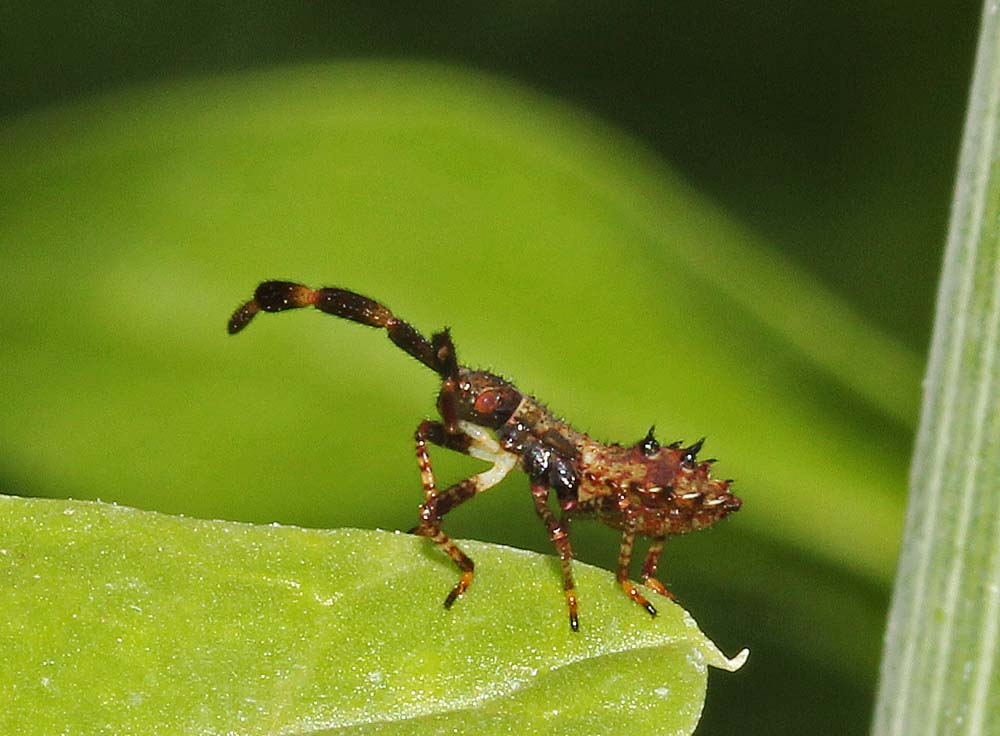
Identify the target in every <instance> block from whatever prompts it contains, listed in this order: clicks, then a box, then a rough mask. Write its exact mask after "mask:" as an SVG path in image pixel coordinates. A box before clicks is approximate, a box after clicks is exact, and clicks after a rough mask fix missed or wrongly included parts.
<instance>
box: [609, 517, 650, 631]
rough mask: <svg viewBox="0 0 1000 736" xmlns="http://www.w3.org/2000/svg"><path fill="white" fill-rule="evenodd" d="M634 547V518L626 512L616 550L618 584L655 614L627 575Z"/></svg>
mask: <svg viewBox="0 0 1000 736" xmlns="http://www.w3.org/2000/svg"><path fill="white" fill-rule="evenodd" d="M634 547H635V519H634V518H633V517H631V516H629V515H628V514H627V513H626V515H625V528H624V530H623V531H622V546H621V548H620V549H619V550H618V584H619V585H620V586H621V588H622V590H624V591H625V595H627V596H628V597H629V598H631V599H632V600H634V601H635V602H636V603H638V604H639V605H640V606H642V607H643V608H645V609H646V610H647V611H649V615H650V616H655V615H656V608H654V607H653V604H652V603H650V602H649V601H648V600H646V597H645V596H644V595H643V594H642V593H640V592H639V588H638V587H636V584H635V583H633V582H632V581H631V580H629V577H628V566H629V563H630V562H631V561H632V549H633V548H634Z"/></svg>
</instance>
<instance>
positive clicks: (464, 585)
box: [412, 421, 517, 608]
mask: <svg viewBox="0 0 1000 736" xmlns="http://www.w3.org/2000/svg"><path fill="white" fill-rule="evenodd" d="M459 429H460V430H461V434H449V433H448V432H446V431H445V426H444V425H443V424H441V423H440V422H430V421H425V422H421V424H420V426H419V427H417V431H416V435H415V440H416V449H417V464H418V465H419V466H420V481H421V483H422V484H423V486H424V503H422V504H421V505H420V525H419V526H417V527H416V528H415V529H413V530H412V531H413V533H414V534H419V535H421V536H424V537H429V538H430V539H431V541H433V542H434V543H435V544H436V545H437V546H438V547H440V548H441V549H442V550H443V551H444V553H445V554H447V555H448V556H449V557H450V558H451V559H452V560H454V562H455V564H456V565H457V566H458V569H459V570H460V571H461V573H462V574H461V576H460V577H459V580H458V584H457V585H456V586H455V587H454V588H453V589H452V591H451V592H450V593H449V594H448V597H447V598H445V600H444V605H445V608H451V605H452V604H453V603H454V602H455V600H456V599H457V598H459V597H460V596H461V595H462V594H463V593H465V591H466V590H467V589H468V587H469V586H470V585H471V584H472V578H473V574H474V570H475V564H474V563H473V561H472V559H470V558H469V556H468V555H467V554H465V552H463V551H462V550H461V548H459V546H458V545H457V544H455V543H454V542H453V541H452V540H451V538H450V537H449V536H448V535H447V534H445V533H444V532H443V531H442V530H441V519H442V517H443V516H444V515H445V514H447V513H448V512H449V511H451V510H452V509H453V508H455V507H457V506H459V505H460V504H462V503H464V502H465V501H468V500H469V499H470V498H472V497H473V496H475V495H476V494H477V493H481V492H482V491H485V490H487V489H488V488H492V487H493V486H495V485H496V484H497V483H499V482H500V481H501V480H503V478H504V476H506V475H507V473H509V472H510V471H511V469H512V468H513V467H514V465H515V463H516V462H517V456H516V455H512V454H511V453H508V452H504V451H503V450H501V449H500V446H499V445H497V444H496V442H495V441H494V440H493V438H492V437H490V436H489V435H488V434H487V433H486V432H485V431H484V430H482V429H481V428H479V427H476V426H475V425H468V424H467V423H466V422H460V423H459ZM428 442H433V443H434V444H437V445H441V446H443V447H447V448H449V449H452V450H456V451H458V452H462V453H465V454H467V455H472V456H474V457H478V458H481V459H483V460H489V461H491V462H493V467H492V468H490V469H489V470H485V471H483V472H482V473H478V474H476V475H474V476H472V477H471V478H466V479H465V480H463V481H459V482H458V483H455V484H454V485H452V486H449V487H448V488H446V489H445V490H444V491H441V492H439V491H438V490H437V482H436V480H435V478H434V469H433V467H432V466H431V458H430V454H429V453H428V452H427V443H428Z"/></svg>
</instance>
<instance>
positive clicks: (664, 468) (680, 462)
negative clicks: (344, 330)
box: [229, 281, 741, 631]
mask: <svg viewBox="0 0 1000 736" xmlns="http://www.w3.org/2000/svg"><path fill="white" fill-rule="evenodd" d="M300 307H315V308H316V309H319V310H320V311H322V312H326V313H327V314H332V315H335V316H337V317H343V318H345V319H349V320H352V321H354V322H359V323H361V324H364V325H368V326H371V327H379V328H383V329H385V330H386V331H387V332H388V334H389V339H390V340H392V342H393V343H394V344H395V345H397V346H398V347H399V348H401V349H402V350H404V351H405V352H406V353H408V354H409V355H411V356H413V357H414V358H416V359H417V360H419V361H420V362H421V363H423V364H424V365H425V366H427V367H428V368H430V369H431V370H433V371H434V372H436V373H437V374H438V375H439V376H440V377H441V391H440V393H439V394H438V399H437V408H438V412H439V414H440V416H441V419H440V421H432V420H425V421H423V422H421V423H420V426H419V427H417V431H416V437H415V439H416V453H417V464H418V465H419V467H420V479H421V482H422V483H423V487H424V502H423V503H422V504H421V505H420V523H419V524H418V525H417V526H416V527H415V528H414V529H413V530H412V531H413V533H415V534H419V535H421V536H425V537H428V538H430V539H431V540H433V542H434V543H435V544H436V545H437V546H438V547H439V548H440V549H441V550H443V551H444V552H445V553H446V554H447V555H448V556H449V557H451V559H452V560H454V561H455V564H456V565H457V566H458V569H459V571H460V573H461V574H460V577H459V581H458V584H457V585H456V586H455V587H454V588H453V589H452V591H451V592H450V593H449V594H448V596H447V598H445V606H446V607H449V608H450V607H451V605H452V604H453V603H454V602H455V600H456V599H457V598H459V597H460V596H461V595H462V594H464V593H465V591H466V589H467V588H468V587H469V585H470V584H471V583H472V579H473V569H474V565H473V562H472V560H471V559H469V557H468V556H467V555H466V554H465V553H464V552H463V551H462V550H461V549H460V548H459V547H458V545H456V544H455V543H454V542H453V541H452V540H451V539H450V538H449V537H448V535H447V534H445V533H444V531H442V529H441V520H442V519H443V517H444V516H445V514H447V513H448V512H449V511H451V510H452V509H454V508H455V507H456V506H458V505H460V504H462V503H464V502H465V501H467V500H468V499H470V498H472V497H473V496H475V495H476V494H478V493H481V492H483V491H485V490H487V489H488V488H491V487H493V486H495V485H496V484H497V483H499V482H500V481H501V480H503V479H504V477H506V476H507V474H508V473H510V471H511V470H513V469H514V468H520V469H521V470H523V471H524V472H525V473H526V474H527V475H528V478H529V479H530V483H531V497H532V500H533V501H534V506H535V511H536V512H537V513H538V516H539V517H540V518H541V520H542V523H544V525H545V527H546V529H547V531H548V534H549V539H550V540H551V541H552V544H553V545H554V546H555V548H556V551H557V552H558V553H559V558H560V561H561V567H562V577H563V585H564V588H565V592H566V603H567V606H568V609H569V619H570V625H571V627H572V628H573V630H574V631H576V630H578V629H579V617H578V613H577V610H578V602H577V595H576V589H575V586H574V584H573V572H572V568H571V562H572V559H573V550H572V547H571V546H570V541H569V525H570V520H571V519H573V518H577V517H589V518H596V519H597V520H599V521H601V522H602V523H604V524H607V525H608V526H611V527H613V528H615V529H618V530H620V531H621V533H622V539H621V547H620V549H619V553H618V573H617V578H618V582H619V584H620V586H621V588H622V589H623V590H624V591H625V594H626V595H627V596H628V597H629V598H631V599H632V600H633V601H635V602H636V603H638V604H639V605H641V606H642V607H643V608H645V609H646V610H647V611H648V612H649V613H650V614H652V615H656V608H655V607H654V606H653V604H652V603H650V602H649V600H647V599H646V597H645V596H643V594H642V593H641V592H640V591H639V589H638V587H637V586H636V585H635V584H634V583H633V582H632V581H631V579H630V578H629V564H630V562H631V560H632V551H633V548H634V546H635V540H636V537H637V536H645V537H650V538H651V543H650V546H649V551H648V552H647V554H646V557H645V560H644V562H643V565H642V572H641V576H640V579H641V580H642V582H643V583H644V584H645V585H646V587H648V588H650V589H651V590H654V591H656V592H657V593H659V594H660V595H663V596H666V597H668V598H673V595H672V594H671V593H670V592H669V591H667V589H666V588H665V587H664V585H663V584H662V583H661V582H660V581H659V580H657V579H656V578H655V577H654V575H655V574H656V567H657V563H658V562H659V558H660V553H661V551H662V550H663V544H664V542H665V541H666V539H667V537H669V536H672V535H677V534H684V533H686V532H689V531H694V530H697V529H702V528H705V527H707V526H710V525H712V524H714V523H715V522H716V521H719V520H720V519H722V518H724V517H725V516H727V515H728V514H730V513H732V512H734V511H737V510H739V508H740V505H741V501H740V499H739V498H737V497H736V496H735V495H733V494H732V493H730V492H729V486H730V483H731V482H732V481H729V480H717V479H714V478H712V477H711V472H710V471H711V464H712V463H713V462H714V460H703V461H699V460H698V459H697V455H698V451H699V450H700V449H701V446H702V442H703V441H704V440H699V441H698V442H695V443H694V444H692V445H690V446H687V447H682V446H681V443H673V444H671V445H667V446H661V445H660V444H659V443H658V442H657V441H656V439H655V438H654V437H653V430H652V429H650V430H649V432H648V433H647V434H646V436H645V437H644V438H643V439H642V440H640V441H639V442H637V443H635V444H634V445H629V446H623V445H618V444H603V443H600V442H597V441H596V440H594V439H592V438H590V437H589V436H587V435H586V434H584V433H582V432H578V431H576V430H575V429H573V428H572V427H571V426H570V425H569V424H567V423H566V422H564V421H562V420H561V419H559V418H557V417H555V416H554V415H553V414H552V413H551V412H550V411H549V410H548V409H546V408H545V407H544V406H543V405H542V404H541V403H539V402H538V401H537V400H535V399H534V398H533V397H531V396H528V395H526V394H522V393H521V392H520V391H518V390H517V388H515V386H514V385H513V384H511V383H510V382H509V381H507V380H505V379H503V378H501V377H500V376H497V375H494V374H493V373H490V372H487V371H479V370H473V369H471V368H467V367H465V366H462V365H459V364H458V361H457V359H456V357H455V346H454V344H453V343H452V341H451V336H450V334H449V332H448V330H442V331H440V332H436V333H434V334H433V335H432V336H431V339H430V340H428V339H427V338H425V337H424V336H423V335H421V334H420V333H419V332H418V331H417V330H416V329H415V328H414V327H413V326H412V325H410V324H409V323H408V322H405V321H403V320H401V319H399V318H398V317H396V316H395V315H394V314H393V313H392V312H391V311H389V309H388V308H386V307H385V306H384V305H382V304H380V303H379V302H376V301H374V300H372V299H369V298H368V297H365V296H362V295H360V294H357V293H355V292H352V291H347V290H346V289H338V288H329V287H328V288H321V289H311V288H309V287H307V286H303V285H302V284H297V283H292V282H288V281H266V282H264V283H262V284H261V285H260V286H258V287H257V289H256V291H255V293H254V298H253V299H252V300H251V301H249V302H247V303H246V304H244V305H243V306H242V307H240V308H239V309H237V310H236V312H235V313H234V314H233V316H232V317H231V318H230V320H229V333H230V334H234V333H236V332H239V331H240V330H242V329H243V328H244V327H246V326H247V324H249V322H250V320H251V319H253V317H254V315H256V314H257V313H258V312H261V311H264V312H281V311H284V310H287V309H298V308H300ZM428 443H430V444H434V445H438V446H441V447H446V448H448V449H450V450H455V451H457V452H461V453H465V454H467V455H471V456H472V457H475V458H479V459H481V460H485V461H486V462H489V463H491V464H492V465H491V467H490V468H489V469H488V470H485V471H484V472H482V473H479V474H477V475H474V476H472V477H471V478H466V479H465V480H462V481H460V482H458V483H455V484H454V485H451V486H449V487H448V488H445V489H444V490H439V489H438V486H437V481H436V480H435V477H434V470H433V468H432V466H431V460H430V456H429V454H428V450H427V445H428Z"/></svg>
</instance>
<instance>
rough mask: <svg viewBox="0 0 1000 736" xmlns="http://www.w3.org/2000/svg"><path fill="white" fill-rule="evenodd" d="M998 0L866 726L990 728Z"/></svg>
mask: <svg viewBox="0 0 1000 736" xmlns="http://www.w3.org/2000/svg"><path fill="white" fill-rule="evenodd" d="M998 115H1000V8H998V3H997V2H996V0H987V2H986V3H985V5H984V9H983V19H982V27H981V30H980V38H979V48H978V51H977V54H976V61H975V68H974V74H973V81H972V89H971V93H970V100H969V109H968V116H967V119H966V125H965V132H964V138H963V143H962V151H961V158H960V161H959V170H958V180H957V183H956V188H955V197H954V202H953V204H952V213H951V225H950V230H949V234H948V243H947V249H946V252H945V261H944V273H943V275H942V279H941V285H940V291H939V294H938V305H937V314H936V317H935V325H934V337H933V344H932V346H931V354H930V362H929V365H928V369H927V376H926V379H925V382H924V401H923V409H922V416H921V422H920V430H919V433H918V435H917V441H916V447H915V451H914V458H913V463H912V468H911V475H910V501H909V507H908V509H907V520H906V530H905V534H904V542H903V550H902V554H901V558H900V562H899V569H898V573H897V579H896V588H895V592H894V595H893V602H892V611H891V614H890V618H889V628H888V632H887V635H886V644H885V651H884V656H883V662H882V675H881V682H880V687H879V693H878V700H877V704H876V710H875V717H874V727H873V733H874V734H876V735H878V736H881V735H883V734H884V735H886V736H889V735H891V736H921V735H922V734H928V735H929V734H934V735H935V736H942V735H950V734H987V733H994V734H995V733H1000V687H998V681H1000V350H998V345H997V343H998V340H1000V222H998V220H1000V146H998V140H997V127H998V120H1000V118H998Z"/></svg>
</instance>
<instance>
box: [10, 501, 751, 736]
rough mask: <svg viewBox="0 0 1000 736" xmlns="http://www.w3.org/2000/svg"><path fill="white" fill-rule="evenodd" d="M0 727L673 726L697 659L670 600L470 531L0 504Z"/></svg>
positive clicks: (710, 649)
mask: <svg viewBox="0 0 1000 736" xmlns="http://www.w3.org/2000/svg"><path fill="white" fill-rule="evenodd" d="M0 528H2V529H3V536H2V538H0V539H2V547H0V585H2V587H3V601H4V609H5V610H4V614H3V615H2V616H0V701H2V702H3V703H4V704H5V707H4V709H3V713H2V714H0V724H2V726H3V729H2V730H3V731H4V732H5V733H19V734H53V733H67V734H69V733H114V734H148V733H160V734H165V733H176V734H223V733H240V734H279V733H280V734H306V733H309V734H314V733H373V732H374V733H413V734H425V733H442V732H449V733H450V732H452V731H453V729H456V728H460V729H461V730H463V731H464V732H468V733H481V734H494V733H565V732H573V733H578V734H586V733H594V734H598V733H611V732H614V731H617V730H620V729H621V727H622V726H623V724H625V723H627V724H628V731H629V733H631V734H645V733H649V734H653V733H655V734H687V733H690V732H691V731H692V730H693V728H694V726H695V724H696V723H697V720H698V717H699V715H700V712H701V707H702V703H703V700H704V694H705V686H706V677H707V675H706V669H707V666H708V665H713V666H716V667H724V668H728V669H735V668H736V667H738V666H739V665H740V664H742V661H743V659H745V656H746V655H745V654H741V655H740V656H739V657H738V658H736V659H735V660H727V659H726V658H725V657H723V656H722V654H721V653H720V652H719V651H718V650H717V649H716V648H715V647H714V645H712V644H711V642H709V641H708V640H707V639H706V638H705V637H704V635H703V634H702V633H701V632H700V631H699V630H698V628H697V627H696V626H695V624H694V622H693V621H692V620H691V618H690V617H689V616H688V615H687V613H686V612H685V611H683V609H681V608H680V607H679V606H677V605H675V604H672V603H669V602H667V601H665V600H662V599H661V600H659V601H658V607H659V608H660V615H659V616H657V617H656V618H655V619H653V618H651V617H649V616H648V614H646V613H645V612H644V611H643V610H641V609H640V608H639V607H638V606H636V605H634V604H633V603H632V602H631V601H629V600H628V599H627V598H626V597H625V596H623V595H621V593H620V591H619V590H618V589H617V586H616V585H615V583H614V579H613V576H612V575H611V574H610V573H608V572H606V571H603V570H599V569H597V568H593V567H590V566H587V565H577V567H576V572H577V577H578V581H579V588H580V594H581V599H582V601H581V631H580V632H579V633H577V634H574V633H573V632H572V631H571V630H570V628H569V624H568V620H567V616H566V611H565V608H564V602H563V596H562V591H561V586H560V581H559V575H558V571H557V565H556V564H555V563H554V560H553V558H551V557H545V556H542V555H538V554H535V553H529V552H523V551H519V550H514V549H510V548H505V547H500V546H496V545H489V544H483V543H476V542H463V543H462V545H463V547H464V548H466V549H467V551H468V552H469V553H470V554H471V555H472V556H473V558H474V559H475V560H476V561H477V570H478V573H477V577H476V580H475V584H474V585H473V586H472V587H471V588H470V590H469V591H468V593H467V594H466V596H465V597H464V598H463V599H462V600H460V601H459V602H458V603H456V605H455V606H454V607H453V608H452V610H450V611H448V610H445V609H444V607H443V606H442V600H443V597H444V594H445V593H446V592H447V591H448V590H449V589H450V587H451V585H453V584H454V582H455V579H456V572H455V570H454V569H453V567H452V565H451V563H450V562H449V561H448V560H447V559H445V558H443V557H442V556H441V555H439V553H438V552H437V551H436V550H434V549H432V548H431V547H430V544H429V542H427V541H426V540H423V539H419V538H416V537H411V536H408V535H404V534H398V533H388V532H381V531H363V530H356V529H344V530H336V531H321V530H310V529H301V528H296V527H285V526H277V525H272V526H254V525H249V524H240V523H235V522H223V521H202V520H196V519H189V518H182V517H175V516H168V515H164V514H158V513H153V512H145V511H138V510H135V509H130V508H126V507H120V506H113V505H109V504H103V503H99V502H89V501H88V502H83V501H51V500H40V499H19V498H13V497H0Z"/></svg>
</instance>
